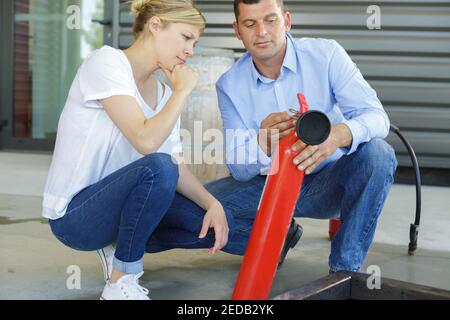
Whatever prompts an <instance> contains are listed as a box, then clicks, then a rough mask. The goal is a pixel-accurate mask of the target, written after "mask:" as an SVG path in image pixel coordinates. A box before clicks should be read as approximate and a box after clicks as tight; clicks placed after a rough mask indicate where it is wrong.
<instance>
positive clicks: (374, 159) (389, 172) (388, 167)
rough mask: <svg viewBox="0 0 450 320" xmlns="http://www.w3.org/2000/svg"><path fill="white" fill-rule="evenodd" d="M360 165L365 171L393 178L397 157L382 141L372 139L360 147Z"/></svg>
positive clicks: (389, 146) (388, 145)
mask: <svg viewBox="0 0 450 320" xmlns="http://www.w3.org/2000/svg"><path fill="white" fill-rule="evenodd" d="M359 161H361V165H362V166H363V167H364V168H365V170H366V171H369V172H376V173H378V174H381V175H383V176H386V177H388V176H390V177H393V176H394V175H395V172H396V170H397V164H398V162H397V157H396V155H395V151H394V149H393V148H392V147H391V145H390V144H388V143H387V142H386V141H385V140H383V139H373V140H371V141H369V142H367V143H365V144H364V145H362V146H361V150H360V158H359Z"/></svg>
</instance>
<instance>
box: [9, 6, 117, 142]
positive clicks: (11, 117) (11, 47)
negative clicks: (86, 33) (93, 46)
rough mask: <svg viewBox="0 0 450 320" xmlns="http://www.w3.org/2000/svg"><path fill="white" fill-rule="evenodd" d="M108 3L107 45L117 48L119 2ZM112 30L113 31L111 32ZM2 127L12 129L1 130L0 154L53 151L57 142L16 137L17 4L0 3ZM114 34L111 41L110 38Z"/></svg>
mask: <svg viewBox="0 0 450 320" xmlns="http://www.w3.org/2000/svg"><path fill="white" fill-rule="evenodd" d="M104 1H105V20H106V19H110V20H111V21H112V24H111V26H105V38H104V43H105V44H108V45H113V46H114V43H113V42H114V39H117V38H118V37H116V36H114V34H115V33H118V30H117V29H116V30H114V29H115V28H114V24H118V21H115V20H118V19H117V18H116V17H115V15H114V12H115V11H118V10H119V7H118V1H117V0H104ZM108 28H109V29H112V30H108ZM0 31H1V32H0V43H1V44H2V50H1V52H0V63H1V65H2V68H1V69H0V125H1V123H2V121H7V123H8V125H7V126H4V127H3V128H2V129H1V130H0V150H2V149H8V150H21V151H24V150H30V151H53V150H54V147H55V140H53V139H33V138H15V137H14V130H13V129H14V0H1V1H0ZM109 32H111V39H109V38H107V35H108V33H109Z"/></svg>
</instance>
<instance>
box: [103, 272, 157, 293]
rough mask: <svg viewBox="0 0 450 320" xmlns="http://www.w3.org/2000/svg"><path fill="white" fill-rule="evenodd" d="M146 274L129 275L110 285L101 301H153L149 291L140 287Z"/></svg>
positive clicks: (107, 285) (106, 287)
mask: <svg viewBox="0 0 450 320" xmlns="http://www.w3.org/2000/svg"><path fill="white" fill-rule="evenodd" d="M143 274H144V273H143V272H141V273H140V274H137V275H135V274H129V275H126V276H123V277H122V278H120V279H119V280H118V281H117V283H110V282H109V281H108V283H107V284H106V286H105V289H104V290H103V293H102V296H101V298H100V300H151V299H150V298H149V297H148V293H149V292H148V290H147V289H146V288H144V287H142V286H140V285H139V278H140V277H142V275H143Z"/></svg>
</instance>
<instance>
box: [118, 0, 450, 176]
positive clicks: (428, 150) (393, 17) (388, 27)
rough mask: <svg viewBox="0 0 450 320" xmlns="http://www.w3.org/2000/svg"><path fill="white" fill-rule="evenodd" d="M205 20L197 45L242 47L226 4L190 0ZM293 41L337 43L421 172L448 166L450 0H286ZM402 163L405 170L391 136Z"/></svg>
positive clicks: (122, 32) (125, 32)
mask: <svg viewBox="0 0 450 320" xmlns="http://www.w3.org/2000/svg"><path fill="white" fill-rule="evenodd" d="M196 3H197V5H198V7H199V8H201V9H202V11H203V12H204V14H205V16H206V19H207V21H208V25H207V29H206V31H205V33H204V35H203V36H202V38H201V40H200V45H201V46H207V47H216V48H229V49H233V50H234V51H235V52H236V56H239V55H240V54H242V52H244V48H243V47H242V44H241V43H240V41H238V40H237V39H236V38H235V37H234V34H233V30H232V28H231V24H232V22H233V20H234V15H233V1H232V0H228V1H215V0H214V1H206V0H197V1H196ZM285 3H286V5H287V7H288V9H289V10H290V11H291V12H292V14H293V30H292V34H293V35H294V37H320V38H330V39H335V40H337V41H338V42H339V43H340V44H341V45H342V46H343V47H344V48H345V49H346V50H347V51H348V53H349V54H350V55H351V57H352V58H353V60H354V61H355V63H356V64H357V65H358V66H359V68H360V69H361V71H362V73H363V74H364V76H365V78H366V79H367V80H368V82H369V83H370V84H371V85H372V86H373V88H374V89H375V90H376V91H377V92H378V95H379V97H380V99H381V100H382V102H383V104H384V106H385V108H386V111H387V112H388V113H389V115H390V118H391V120H392V123H393V124H396V125H397V126H399V127H400V128H401V129H402V131H403V132H404V134H405V135H406V137H407V138H408V139H409V140H410V141H411V143H412V145H413V147H414V149H415V150H416V152H417V154H418V156H419V161H420V164H421V165H422V167H432V168H450V1H447V0H445V1H444V0H441V1H423V0H421V1H418V0H415V1H414V0H412V1H406V0H390V1H374V0H368V1H367V0H366V1H349V0H340V1H337V0H334V1H333V0H328V1H325V0H315V1H292V0H285ZM370 5H378V6H379V8H380V9H381V27H382V29H381V30H369V29H368V27H367V20H368V19H369V18H370V16H371V13H367V10H368V7H369V6H370ZM119 21H120V23H119V24H118V26H119V30H117V35H118V37H119V39H118V43H119V46H121V47H126V46H128V45H129V44H130V43H131V42H132V41H133V35H132V32H131V25H132V22H133V16H131V15H130V14H129V13H128V7H127V5H126V4H125V3H124V1H122V5H121V10H120V18H119ZM388 141H389V142H390V143H391V144H392V145H393V146H394V147H395V149H396V151H397V154H398V156H399V160H400V161H399V162H400V164H401V165H407V166H410V165H411V164H410V160H409V158H408V157H407V153H406V149H405V148H404V147H403V145H402V144H401V142H400V141H399V140H398V138H397V137H395V136H392V135H391V136H390V137H389V138H388Z"/></svg>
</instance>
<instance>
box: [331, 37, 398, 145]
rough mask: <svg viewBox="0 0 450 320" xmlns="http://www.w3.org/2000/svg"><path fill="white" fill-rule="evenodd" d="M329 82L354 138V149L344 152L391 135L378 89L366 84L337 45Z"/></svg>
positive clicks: (332, 57) (342, 49) (356, 68)
mask: <svg viewBox="0 0 450 320" xmlns="http://www.w3.org/2000/svg"><path fill="white" fill-rule="evenodd" d="M329 79H330V85H331V89H332V91H333V94H334V97H335V99H336V101H337V103H338V105H339V107H340V109H341V111H342V114H343V115H344V118H345V120H344V124H345V125H347V126H348V127H349V129H350V131H351V133H352V136H353V143H352V146H351V147H350V148H348V149H343V150H344V152H346V154H351V153H353V152H355V151H356V150H357V149H358V147H359V145H360V144H362V143H364V142H368V141H370V140H372V139H374V138H381V139H384V138H386V137H387V135H388V134H389V129H390V121H389V117H388V115H387V114H386V112H385V110H384V108H383V105H382V104H381V102H380V100H379V99H378V97H377V94H376V92H375V90H373V89H372V87H371V86H370V85H369V84H368V83H367V81H366V80H365V79H364V77H363V76H362V74H361V71H360V70H359V69H358V67H357V66H356V64H355V63H354V62H353V61H352V59H351V58H350V57H349V55H348V54H347V52H346V51H345V50H344V48H342V47H341V46H340V45H339V44H338V43H337V42H335V50H334V52H333V54H332V56H331V59H330V65H329Z"/></svg>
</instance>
